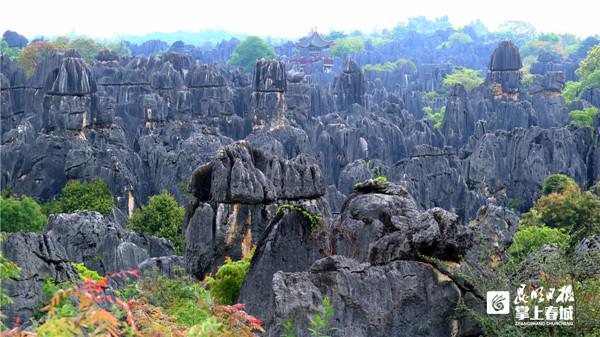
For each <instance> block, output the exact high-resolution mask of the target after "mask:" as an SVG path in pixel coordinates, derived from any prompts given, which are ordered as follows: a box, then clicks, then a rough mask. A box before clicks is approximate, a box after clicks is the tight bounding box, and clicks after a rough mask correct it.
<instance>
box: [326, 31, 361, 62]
mask: <svg viewBox="0 0 600 337" xmlns="http://www.w3.org/2000/svg"><path fill="white" fill-rule="evenodd" d="M363 49H365V39H364V38H363V37H362V36H350V37H345V38H341V39H337V40H335V44H334V45H333V47H331V48H329V53H330V54H331V55H332V56H334V57H338V58H341V59H346V58H348V57H350V56H352V55H354V54H356V53H358V52H359V51H361V50H363Z"/></svg>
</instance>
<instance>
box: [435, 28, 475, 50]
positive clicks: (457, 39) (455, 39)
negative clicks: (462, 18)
mask: <svg viewBox="0 0 600 337" xmlns="http://www.w3.org/2000/svg"><path fill="white" fill-rule="evenodd" d="M471 42H473V38H471V36H470V35H468V34H465V33H460V32H454V33H452V34H450V36H449V37H448V41H446V42H444V43H441V44H440V45H439V46H437V47H436V49H445V48H452V47H454V46H459V45H461V44H467V43H471Z"/></svg>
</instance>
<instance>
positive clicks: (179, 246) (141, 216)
mask: <svg viewBox="0 0 600 337" xmlns="http://www.w3.org/2000/svg"><path fill="white" fill-rule="evenodd" d="M184 213H185V211H184V209H183V207H181V206H179V205H178V204H177V201H176V200H175V198H174V197H173V196H172V195H171V194H169V193H168V192H166V191H163V192H162V193H161V194H159V195H154V196H151V197H150V199H149V200H148V204H147V205H146V207H143V208H140V209H138V210H136V211H135V213H134V214H133V216H132V217H131V218H129V229H131V230H133V231H138V232H142V233H146V234H150V235H156V236H160V237H162V238H165V239H169V240H171V242H173V245H174V246H175V249H176V250H177V253H178V254H181V253H182V252H183V233H182V227H181V226H182V224H183V216H184Z"/></svg>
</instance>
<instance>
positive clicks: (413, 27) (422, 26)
mask: <svg viewBox="0 0 600 337" xmlns="http://www.w3.org/2000/svg"><path fill="white" fill-rule="evenodd" d="M406 27H407V30H408V31H415V32H417V33H420V34H425V35H432V34H434V33H435V32H437V31H438V30H445V29H448V28H452V24H450V21H449V20H448V16H447V15H445V16H442V17H438V18H435V19H433V20H428V19H427V18H426V17H424V16H416V17H412V18H409V19H408V25H407V26H406Z"/></svg>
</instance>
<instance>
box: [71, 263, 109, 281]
mask: <svg viewBox="0 0 600 337" xmlns="http://www.w3.org/2000/svg"><path fill="white" fill-rule="evenodd" d="M71 265H72V266H73V267H75V269H77V273H78V274H79V277H80V278H81V280H82V281H85V280H86V279H88V278H90V279H92V280H96V281H101V280H102V279H103V277H102V276H100V274H98V272H97V271H95V270H91V269H88V268H87V267H86V266H85V265H84V264H83V262H81V263H75V262H71Z"/></svg>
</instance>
